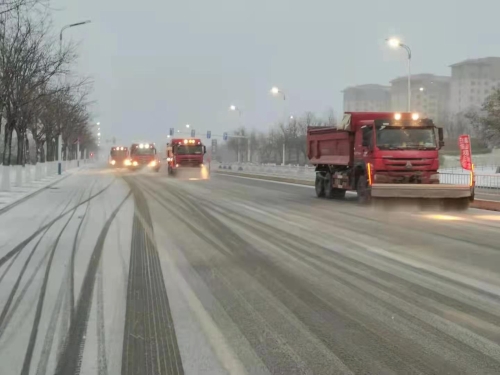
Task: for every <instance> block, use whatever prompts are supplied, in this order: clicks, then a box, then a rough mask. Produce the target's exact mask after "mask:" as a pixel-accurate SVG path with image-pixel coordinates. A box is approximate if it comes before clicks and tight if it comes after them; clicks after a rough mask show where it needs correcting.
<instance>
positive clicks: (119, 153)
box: [111, 150, 127, 158]
mask: <svg viewBox="0 0 500 375" xmlns="http://www.w3.org/2000/svg"><path fill="white" fill-rule="evenodd" d="M111 156H112V157H114V158H126V157H127V150H119V151H118V150H115V151H111Z"/></svg>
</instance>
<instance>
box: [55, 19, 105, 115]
mask: <svg viewBox="0 0 500 375" xmlns="http://www.w3.org/2000/svg"><path fill="white" fill-rule="evenodd" d="M90 22H92V21H90V20H87V21H82V22H77V23H72V24H70V25H66V26H64V27H63V28H62V29H61V32H60V33H59V51H61V50H62V38H63V31H64V30H66V29H69V28H70V27H75V26H82V25H86V24H88V23H90ZM97 125H99V124H97Z"/></svg>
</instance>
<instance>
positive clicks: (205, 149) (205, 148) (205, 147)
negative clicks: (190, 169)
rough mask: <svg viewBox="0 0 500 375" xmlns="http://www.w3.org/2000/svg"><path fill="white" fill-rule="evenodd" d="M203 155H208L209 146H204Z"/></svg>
mask: <svg viewBox="0 0 500 375" xmlns="http://www.w3.org/2000/svg"><path fill="white" fill-rule="evenodd" d="M203 153H204V154H206V153H207V146H203Z"/></svg>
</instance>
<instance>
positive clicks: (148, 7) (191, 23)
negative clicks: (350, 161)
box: [53, 0, 500, 144]
mask: <svg viewBox="0 0 500 375" xmlns="http://www.w3.org/2000/svg"><path fill="white" fill-rule="evenodd" d="M459 3H460V6H458V4H459ZM53 4H54V8H56V9H57V10H56V11H55V15H54V17H55V25H56V28H57V29H59V28H60V27H61V26H63V25H65V24H68V23H73V22H78V21H82V20H86V19H91V20H92V23H91V24H89V25H86V26H83V27H80V28H74V29H71V30H67V31H66V32H65V34H64V38H65V40H73V41H75V42H80V47H79V53H80V56H81V57H80V62H79V65H78V70H79V72H81V73H82V74H86V75H90V76H92V77H93V78H94V79H95V91H94V95H93V97H94V99H95V100H96V101H97V105H96V107H95V113H96V121H97V120H99V121H100V122H101V124H102V131H103V134H104V138H110V137H112V136H116V137H117V138H118V139H119V140H121V141H122V142H123V143H124V144H128V143H130V141H132V140H150V139H154V141H157V142H160V141H161V140H163V139H165V137H166V135H167V134H168V129H169V128H170V127H175V128H176V129H179V128H184V127H185V124H187V123H189V124H191V125H192V127H194V128H195V129H196V130H197V135H198V134H199V133H205V132H206V130H212V133H214V134H221V133H222V132H223V131H231V130H233V129H234V128H235V127H236V126H237V124H238V123H237V121H238V118H237V117H238V116H237V115H236V113H231V112H229V111H228V107H229V105H230V104H233V103H234V104H235V105H237V106H240V107H241V109H242V111H243V116H242V122H243V123H244V124H245V125H246V126H248V127H249V128H253V127H255V128H256V129H261V130H263V129H266V128H268V127H269V126H270V124H272V123H273V122H275V121H276V120H278V119H279V118H280V116H281V117H283V116H284V114H285V113H289V114H294V115H300V114H301V113H303V112H305V111H313V112H317V113H319V114H321V113H325V112H326V111H327V110H328V108H333V109H334V110H335V111H336V113H337V115H340V113H341V111H342V94H341V90H342V89H343V88H345V87H346V86H350V85H357V84H365V83H380V84H387V83H388V81H389V80H391V79H392V78H395V77H396V76H401V75H405V74H406V65H405V58H406V56H405V52H404V51H403V50H399V51H397V50H390V49H388V48H387V46H386V45H385V44H384V39H385V38H387V37H389V36H394V35H395V36H399V37H401V38H402V39H403V41H404V42H405V43H407V44H408V45H409V46H410V47H411V48H412V50H413V63H412V64H413V72H415V73H424V72H425V73H427V72H428V73H434V74H443V75H447V74H450V73H449V72H450V70H449V68H448V65H450V64H452V63H454V62H457V61H460V60H463V59H466V58H477V57H484V56H499V55H500V51H499V41H500V28H499V27H498V15H499V14H500V2H499V1H497V0H476V1H470V2H469V1H468V2H465V1H464V2H459V1H452V0H420V1H408V2H403V1H401V0H399V1H397V0H379V1H374V0H358V1H350V2H349V1H345V2H340V1H333V0H309V1H305V0H142V1H130V0H85V1H83V0H56V2H55V3H53ZM273 85H276V86H278V87H279V88H280V89H282V90H283V91H284V92H285V93H286V94H287V100H286V101H285V102H283V100H279V99H277V98H274V97H272V96H271V95H270V94H269V89H270V88H271V87H272V86H273ZM284 105H286V107H285V106H284Z"/></svg>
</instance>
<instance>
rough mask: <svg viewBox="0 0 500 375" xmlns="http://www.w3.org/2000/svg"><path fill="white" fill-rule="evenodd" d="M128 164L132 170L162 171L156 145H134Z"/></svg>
mask: <svg viewBox="0 0 500 375" xmlns="http://www.w3.org/2000/svg"><path fill="white" fill-rule="evenodd" d="M128 164H129V168H130V169H132V170H137V169H142V168H149V169H152V170H154V171H155V172H158V171H159V170H160V160H159V159H158V155H157V152H156V147H155V145H154V143H132V145H131V146H130V159H129V162H128Z"/></svg>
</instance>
